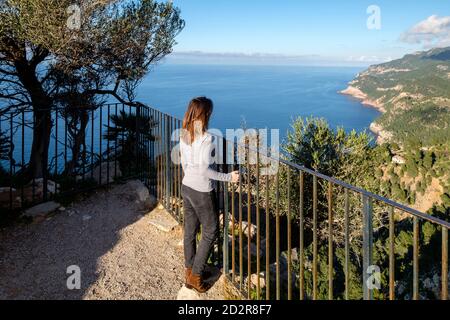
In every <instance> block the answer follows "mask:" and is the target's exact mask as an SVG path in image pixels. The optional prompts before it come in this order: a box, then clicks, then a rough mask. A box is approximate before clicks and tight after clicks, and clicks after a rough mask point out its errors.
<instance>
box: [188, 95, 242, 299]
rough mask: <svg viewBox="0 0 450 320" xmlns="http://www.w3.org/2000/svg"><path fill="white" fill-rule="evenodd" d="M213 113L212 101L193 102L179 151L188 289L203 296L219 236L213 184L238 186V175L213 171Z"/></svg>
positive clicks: (236, 173)
mask: <svg viewBox="0 0 450 320" xmlns="http://www.w3.org/2000/svg"><path fill="white" fill-rule="evenodd" d="M212 111H213V103H212V101H211V100H210V99H208V98H205V97H199V98H195V99H193V100H192V101H191V102H190V103H189V106H188V109H187V111H186V114H185V116H184V119H183V130H182V133H181V139H180V140H181V141H180V151H181V164H182V167H183V171H184V173H185V175H184V178H183V181H182V187H181V194H182V197H183V205H184V258H185V266H186V287H187V288H189V289H195V290H196V291H198V292H200V293H204V292H206V291H207V290H208V289H209V287H208V285H207V284H206V283H205V282H204V278H203V271H204V268H205V266H206V262H207V259H208V256H209V253H210V251H211V249H212V246H213V244H214V241H215V240H216V238H217V236H218V231H219V230H218V214H217V211H216V208H215V203H214V193H213V192H214V191H213V184H212V180H216V181H225V182H233V183H235V182H237V181H238V180H239V174H238V172H232V173H229V174H225V173H220V172H217V171H214V170H213V169H211V168H210V165H211V164H213V156H212V153H213V151H214V142H213V137H212V135H210V134H209V133H208V132H207V129H208V123H209V119H210V117H211V114H212ZM200 226H201V227H202V238H201V240H200V243H199V246H198V248H197V247H196V236H197V233H198V231H199V228H200Z"/></svg>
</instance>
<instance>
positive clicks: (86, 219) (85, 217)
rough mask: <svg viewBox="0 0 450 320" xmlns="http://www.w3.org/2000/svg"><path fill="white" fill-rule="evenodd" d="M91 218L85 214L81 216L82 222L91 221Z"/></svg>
mask: <svg viewBox="0 0 450 320" xmlns="http://www.w3.org/2000/svg"><path fill="white" fill-rule="evenodd" d="M91 218H92V217H91V216H90V215H88V214H85V215H84V216H83V221H88V220H91Z"/></svg>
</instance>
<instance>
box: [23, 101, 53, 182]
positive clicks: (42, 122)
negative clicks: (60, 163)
mask: <svg viewBox="0 0 450 320" xmlns="http://www.w3.org/2000/svg"><path fill="white" fill-rule="evenodd" d="M51 131H52V120H51V110H49V109H45V110H42V109H37V110H36V109H35V110H34V129H33V143H32V147H31V154H30V162H29V166H28V174H29V178H30V179H32V178H43V177H44V175H45V174H46V173H47V169H48V168H47V165H48V149H49V144H50V134H51Z"/></svg>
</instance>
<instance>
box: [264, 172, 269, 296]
mask: <svg viewBox="0 0 450 320" xmlns="http://www.w3.org/2000/svg"><path fill="white" fill-rule="evenodd" d="M265 180H266V196H265V197H266V203H265V205H266V208H265V211H266V300H269V299H270V211H269V210H270V205H269V174H268V173H267V172H266V179H265Z"/></svg>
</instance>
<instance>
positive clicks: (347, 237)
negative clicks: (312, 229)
mask: <svg viewBox="0 0 450 320" xmlns="http://www.w3.org/2000/svg"><path fill="white" fill-rule="evenodd" d="M344 198H345V199H344V207H345V212H344V233H345V240H344V241H345V249H344V250H345V260H344V273H345V300H348V299H349V291H350V228H349V212H350V202H349V196H348V189H345V191H344Z"/></svg>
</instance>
